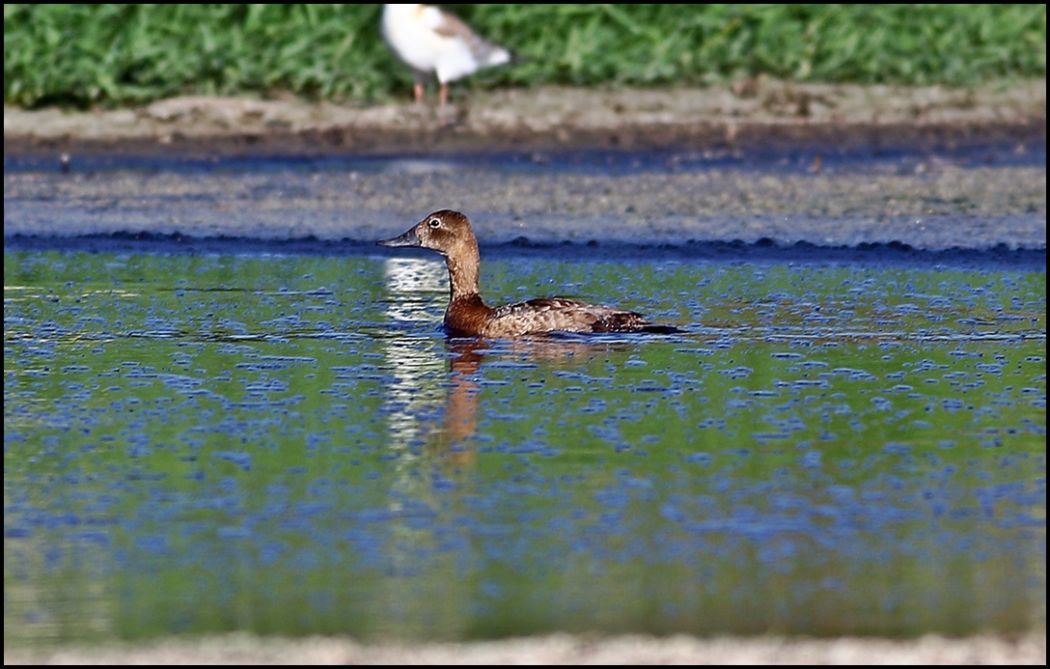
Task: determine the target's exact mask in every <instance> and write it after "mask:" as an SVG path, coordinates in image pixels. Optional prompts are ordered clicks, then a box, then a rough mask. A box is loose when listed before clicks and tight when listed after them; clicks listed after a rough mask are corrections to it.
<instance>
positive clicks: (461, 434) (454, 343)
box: [426, 337, 629, 466]
mask: <svg viewBox="0 0 1050 669" xmlns="http://www.w3.org/2000/svg"><path fill="white" fill-rule="evenodd" d="M446 346H447V349H448V352H449V354H450V356H449V392H448V396H447V397H446V400H445V413H444V418H443V420H442V421H441V423H440V424H436V425H435V426H434V431H433V432H432V433H431V435H430V436H429V438H428V439H427V442H426V443H427V450H428V451H429V452H430V453H431V454H433V455H434V456H438V457H442V458H445V459H446V460H447V462H449V463H450V464H454V465H460V466H464V465H472V464H473V463H474V461H475V459H476V444H475V440H474V437H475V433H476V432H477V426H478V420H479V406H478V405H479V400H480V395H481V374H480V372H481V368H482V365H483V364H484V362H485V361H486V360H493V359H512V360H515V361H523V362H534V363H537V364H539V365H542V366H544V367H560V368H565V367H573V366H576V365H577V364H582V363H584V362H586V361H588V360H592V359H594V358H595V357H597V356H600V355H602V354H605V353H608V352H610V351H614V350H627V349H628V348H629V345H628V344H626V343H619V342H599V341H568V340H559V339H553V338H549V337H536V338H524V339H516V340H513V341H507V340H503V341H501V342H499V346H498V348H495V347H494V343H493V342H489V341H486V340H484V339H475V338H459V337H450V338H448V339H446Z"/></svg>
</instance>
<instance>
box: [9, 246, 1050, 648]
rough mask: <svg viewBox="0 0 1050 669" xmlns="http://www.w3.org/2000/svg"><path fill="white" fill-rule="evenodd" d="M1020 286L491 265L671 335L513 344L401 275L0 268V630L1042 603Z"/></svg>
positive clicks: (879, 612) (36, 257)
mask: <svg viewBox="0 0 1050 669" xmlns="http://www.w3.org/2000/svg"><path fill="white" fill-rule="evenodd" d="M1045 280H1046V272H1045V266H1043V267H1037V268H1022V269H1018V270H1016V271H1011V270H1005V269H1002V268H996V269H994V270H987V269H985V270H982V269H980V268H979V267H951V266H938V267H928V266H922V265H919V264H917V263H916V264H912V265H907V264H904V265H897V266H887V265H880V264H876V263H869V264H835V263H794V264H786V263H777V262H764V263H752V262H749V263H741V262H732V261H721V262H716V261H709V260H689V259H668V258H659V257H652V258H647V257H646V256H645V255H644V254H640V255H639V256H638V257H633V258H629V259H625V258H609V257H601V256H597V255H595V256H593V257H587V256H585V257H582V258H577V259H575V260H570V259H566V258H554V259H544V258H540V257H537V256H536V255H535V254H533V255H524V254H518V255H516V254H515V253H513V252H510V253H503V254H502V255H498V256H497V257H494V258H487V259H486V263H485V266H484V269H483V289H484V291H485V293H486V296H487V297H488V298H489V300H490V301H491V302H502V301H509V300H517V299H523V298H526V297H533V296H540V295H550V294H572V295H577V296H580V297H584V298H588V299H593V300H597V301H604V302H607V303H611V304H618V305H622V306H625V307H629V308H633V309H636V310H639V311H642V312H644V313H646V314H647V315H649V316H651V317H653V318H655V319H658V320H661V321H667V322H672V323H676V324H679V325H681V326H683V327H685V328H686V329H687V330H688V331H689V332H688V333H686V334H683V335H675V336H648V337H640V336H621V335H618V336H612V335H609V336H601V337H596V338H583V337H569V336H565V337H557V338H551V339H534V340H526V341H518V342H507V341H475V340H458V339H452V340H448V339H446V338H445V336H444V335H443V334H442V332H441V330H440V329H439V324H440V319H441V314H442V312H443V310H444V303H445V299H446V292H445V290H446V289H445V275H444V267H443V265H441V264H440V263H439V262H438V261H437V260H436V259H432V258H424V257H416V256H409V257H402V256H397V257H395V256H382V255H368V254H357V255H354V254H350V255H280V254H271V255H258V254H256V255H236V254H208V255H179V254H176V255H168V254H155V255H154V254H149V255H142V254H118V253H83V252H56V251H5V254H4V287H5V294H4V297H5V301H4V470H5V472H4V504H5V513H4V531H5V539H4V637H5V642H17V643H41V642H55V641H71V640H84V639H106V638H114V637H116V638H143V637H151V636H159V635H166V634H171V633H179V632H219V631H225V630H251V631H254V632H258V633H263V634H282V635H298V634H317V633H347V634H352V635H355V636H360V637H366V638H373V637H407V638H419V637H427V638H434V637H438V638H476V637H486V636H498V635H504V634H524V633H529V632H536V631H546V630H570V631H574V630H599V631H606V632H614V631H652V632H674V631H688V632H693V633H713V632H733V633H747V632H765V631H773V632H782V633H802V634H815V635H823V634H839V633H848V634H917V633H921V632H925V631H939V632H949V633H967V632H973V631H977V630H983V629H989V628H991V629H998V630H1019V629H1025V628H1028V627H1029V626H1030V625H1032V624H1040V623H1042V622H1045V607H1046V595H1045V592H1046V587H1045V586H1046V447H1045V438H1046V339H1045V335H1046V288H1045Z"/></svg>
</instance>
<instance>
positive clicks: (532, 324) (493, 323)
mask: <svg viewBox="0 0 1050 669" xmlns="http://www.w3.org/2000/svg"><path fill="white" fill-rule="evenodd" d="M489 326H490V328H488V329H491V330H492V334H493V335H495V336H500V335H502V336H514V335H523V334H541V333H544V332H667V331H676V330H668V329H667V326H654V325H653V324H651V323H650V322H649V321H647V320H645V318H644V317H643V316H642V315H641V314H639V313H637V312H634V311H624V310H622V309H614V308H613V307H607V306H605V305H601V304H590V303H588V302H583V301H581V300H576V299H573V298H571V297H543V298H539V299H535V300H528V301H526V302H518V303H515V304H507V305H504V306H502V307H498V308H496V309H494V310H493V313H492V316H491V318H490V321H489ZM651 328H658V329H656V330H653V329H651Z"/></svg>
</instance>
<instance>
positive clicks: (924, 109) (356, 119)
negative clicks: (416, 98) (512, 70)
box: [4, 78, 1046, 158]
mask: <svg viewBox="0 0 1050 669" xmlns="http://www.w3.org/2000/svg"><path fill="white" fill-rule="evenodd" d="M1045 141H1046V82H1045V81H1044V80H1039V81H1027V82H1019V83H1013V84H1009V85H1001V86H1000V85H989V86H985V87H983V88H975V89H952V88H945V87H940V86H930V87H894V86H855V85H829V84H792V83H787V82H780V81H773V80H767V79H763V78H757V79H748V80H743V81H739V82H737V83H735V84H733V85H731V86H723V87H710V88H703V89H659V90H656V89H626V90H624V89H619V90H604V89H578V88H562V87H544V88H538V89H508V90H499V91H473V92H465V91H460V92H459V95H458V97H456V98H454V99H453V102H452V103H451V104H450V105H449V106H448V107H447V108H445V109H438V108H436V106H434V105H433V103H432V102H428V103H425V104H423V105H420V106H417V105H414V104H412V103H410V102H396V103H388V104H377V105H371V106H360V105H347V104H333V103H329V102H321V103H311V102H308V101H304V100H301V99H297V98H282V99H269V100H260V99H249V98H227V97H202V96H188V97H179V98H172V99H169V100H161V101H158V102H155V103H153V104H150V105H147V106H144V107H141V108H135V109H117V110H92V111H80V112H76V111H63V110H58V109H43V110H36V111H27V110H22V109H18V108H12V107H5V109H4V155H5V158H6V157H9V156H22V155H37V154H54V153H63V152H64V153H73V154H75V153H113V154H124V155H164V156H182V157H201V156H217V155H220V156H231V155H259V154H294V155H306V156H318V155H333V154H346V153H359V154H369V153H398V152H437V153H440V152H462V151H530V150H536V151H547V150H581V149H627V150H652V149H668V148H670V149H678V150H682V149H694V150H695V149H709V150H710V149H737V150H747V149H752V148H762V149H765V150H769V149H774V150H775V149H785V148H790V147H792V146H799V145H830V146H834V147H836V148H837V149H850V148H856V147H875V148H878V147H884V146H907V147H909V148H912V149H915V148H917V147H919V148H921V147H927V148H929V149H930V150H935V149H937V148H944V147H948V148H957V147H959V146H970V145H983V144H1008V143H1026V142H1028V143H1030V142H1042V143H1044V144H1045Z"/></svg>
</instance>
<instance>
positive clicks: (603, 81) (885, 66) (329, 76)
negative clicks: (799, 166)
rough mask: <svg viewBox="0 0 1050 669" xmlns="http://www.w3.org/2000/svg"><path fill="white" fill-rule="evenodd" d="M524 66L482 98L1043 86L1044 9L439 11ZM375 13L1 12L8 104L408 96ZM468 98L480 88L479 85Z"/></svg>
mask: <svg viewBox="0 0 1050 669" xmlns="http://www.w3.org/2000/svg"><path fill="white" fill-rule="evenodd" d="M448 7H450V8H452V9H453V10H454V11H456V12H457V13H459V14H460V16H462V17H463V18H464V19H466V20H467V21H469V22H470V23H472V24H473V25H474V26H475V28H477V30H478V31H479V32H480V33H482V34H483V35H485V36H487V37H489V38H491V39H493V40H494V41H497V42H500V43H502V44H504V45H506V46H508V47H510V48H511V49H513V50H515V51H517V52H518V53H520V54H521V55H523V56H526V57H527V58H528V60H527V61H526V62H524V63H521V64H517V65H513V66H510V67H503V68H499V69H497V70H493V71H490V72H488V73H485V74H483V75H481V82H483V85H485V86H495V85H512V86H532V85H539V84H573V85H582V86H593V85H642V86H657V85H702V84H710V83H717V82H722V81H727V80H732V79H735V78H738V77H742V76H746V75H755V74H759V73H766V74H769V75H771V76H773V77H777V78H782V79H788V80H794V81H823V82H859V83H899V84H950V85H963V86H967V85H975V84H980V83H983V82H987V81H990V80H997V79H1004V78H1005V79H1019V78H1030V77H1045V76H1046V6H1045V5H864V6H852V5H766V6H758V5H696V6H689V5H449V6H448ZM380 11H381V10H380V6H379V5H291V6H289V5H111V4H103V5H29V4H15V5H4V100H5V101H6V102H7V103H14V104H19V105H23V106H28V107H34V106H41V105H47V104H61V105H74V106H88V105H93V104H100V103H101V104H106V105H119V104H129V103H140V102H146V101H149V100H154V99H158V98H162V97H166V96H171V95H177V94H184V93H222V94H238V93H256V94H269V93H275V92H280V91H290V92H293V93H296V94H299V95H304V96H307V97H313V98H325V99H336V100H377V99H383V98H387V97H389V96H392V95H397V96H406V95H407V94H408V90H409V87H410V82H411V78H410V74H409V72H408V71H407V69H406V68H404V67H403V66H401V65H400V64H399V63H398V62H397V61H396V60H395V59H394V57H393V56H392V55H391V54H390V52H389V51H388V50H387V48H386V46H385V44H384V43H383V41H382V38H381V37H380V34H379V29H378V26H379V14H380ZM473 82H474V83H473V84H471V83H469V82H468V83H467V84H466V85H467V86H470V85H479V84H478V79H477V78H475V79H474V80H473Z"/></svg>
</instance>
